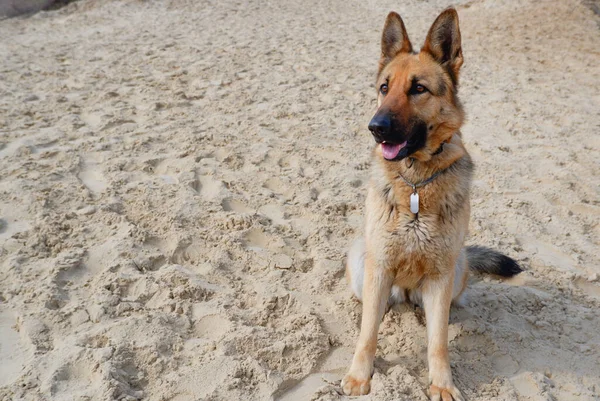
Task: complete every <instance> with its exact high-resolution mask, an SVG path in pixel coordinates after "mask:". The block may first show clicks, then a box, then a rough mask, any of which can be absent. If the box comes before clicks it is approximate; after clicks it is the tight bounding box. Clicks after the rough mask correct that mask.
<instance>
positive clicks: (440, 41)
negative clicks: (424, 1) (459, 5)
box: [421, 8, 463, 83]
mask: <svg viewBox="0 0 600 401" xmlns="http://www.w3.org/2000/svg"><path fill="white" fill-rule="evenodd" d="M421 51H424V52H427V53H429V54H431V56H432V57H433V58H434V59H435V60H436V61H437V62H438V63H440V64H441V65H442V66H444V67H446V68H447V69H448V72H449V73H450V75H451V77H452V80H453V81H454V83H457V81H458V71H459V70H460V67H461V66H462V64H463V55H462V47H461V44H460V29H459V27H458V14H457V13H456V10H455V9H454V8H448V9H446V10H444V11H443V12H442V13H441V14H440V15H439V16H438V17H437V18H436V20H435V22H434V23H433V25H431V28H429V33H428V34H427V39H425V44H424V45H423V49H422V50H421Z"/></svg>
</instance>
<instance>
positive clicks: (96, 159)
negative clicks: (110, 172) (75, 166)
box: [77, 154, 108, 195]
mask: <svg viewBox="0 0 600 401" xmlns="http://www.w3.org/2000/svg"><path fill="white" fill-rule="evenodd" d="M101 163H102V158H101V157H100V156H99V155H95V154H88V155H87V156H85V157H82V158H81V161H80V163H79V167H80V169H81V170H80V171H79V174H78V175H77V176H78V177H79V179H80V180H81V182H83V185H85V186H86V187H87V188H88V189H89V190H90V191H91V192H92V193H93V194H96V195H98V194H101V193H102V192H104V191H105V190H106V188H107V186H108V185H107V183H106V179H105V178H104V175H103V174H102V168H101V167H100V165H101Z"/></svg>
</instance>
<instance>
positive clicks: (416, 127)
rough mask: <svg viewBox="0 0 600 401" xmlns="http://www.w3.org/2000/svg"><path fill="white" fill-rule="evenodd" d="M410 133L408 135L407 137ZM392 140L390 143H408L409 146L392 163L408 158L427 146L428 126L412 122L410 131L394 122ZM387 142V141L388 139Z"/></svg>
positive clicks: (417, 121)
mask: <svg viewBox="0 0 600 401" xmlns="http://www.w3.org/2000/svg"><path fill="white" fill-rule="evenodd" d="M406 133H408V135H406ZM391 136H392V138H390V139H389V140H388V141H389V142H391V143H402V142H404V141H407V144H406V146H405V147H404V148H402V150H400V153H398V156H396V158H395V159H393V160H390V161H398V160H402V159H405V158H407V157H408V156H410V155H412V154H413V153H415V152H417V151H418V150H419V149H421V148H423V147H424V146H425V143H426V142H427V124H426V123H425V122H424V121H421V120H416V119H415V120H412V121H410V122H409V124H408V129H403V127H402V126H401V125H399V124H398V123H397V121H395V120H392V135H391ZM386 140H387V139H386Z"/></svg>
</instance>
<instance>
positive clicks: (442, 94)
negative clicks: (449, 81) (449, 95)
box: [437, 79, 448, 96]
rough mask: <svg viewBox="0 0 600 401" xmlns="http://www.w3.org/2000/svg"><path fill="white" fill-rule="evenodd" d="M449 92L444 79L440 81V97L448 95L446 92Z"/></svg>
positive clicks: (438, 90)
mask: <svg viewBox="0 0 600 401" xmlns="http://www.w3.org/2000/svg"><path fill="white" fill-rule="evenodd" d="M447 90H448V88H447V87H446V84H445V83H444V80H443V79H440V80H439V82H438V89H437V92H438V96H444V95H445V94H446V91H447Z"/></svg>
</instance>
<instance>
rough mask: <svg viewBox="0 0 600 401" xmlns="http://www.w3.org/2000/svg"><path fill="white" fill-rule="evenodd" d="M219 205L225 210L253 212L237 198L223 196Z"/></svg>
mask: <svg viewBox="0 0 600 401" xmlns="http://www.w3.org/2000/svg"><path fill="white" fill-rule="evenodd" d="M221 207H223V210H225V211H226V212H236V213H253V212H254V211H253V210H252V209H250V208H249V207H248V206H246V205H245V204H243V203H242V202H240V201H239V200H236V199H232V198H225V199H223V202H221Z"/></svg>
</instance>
